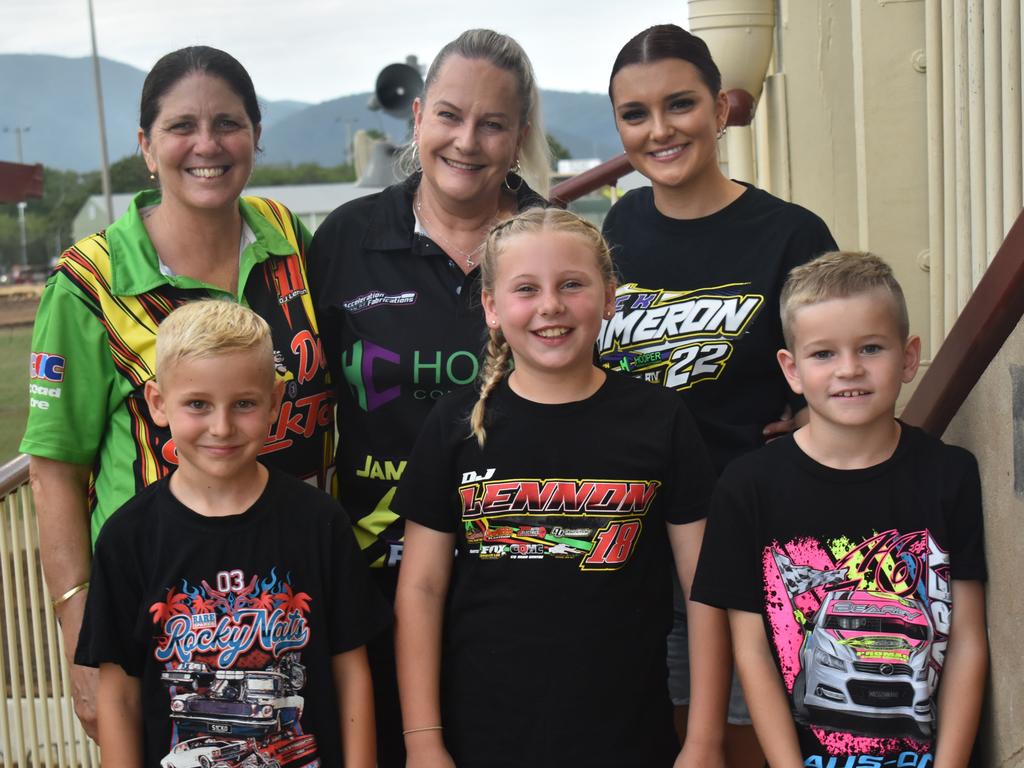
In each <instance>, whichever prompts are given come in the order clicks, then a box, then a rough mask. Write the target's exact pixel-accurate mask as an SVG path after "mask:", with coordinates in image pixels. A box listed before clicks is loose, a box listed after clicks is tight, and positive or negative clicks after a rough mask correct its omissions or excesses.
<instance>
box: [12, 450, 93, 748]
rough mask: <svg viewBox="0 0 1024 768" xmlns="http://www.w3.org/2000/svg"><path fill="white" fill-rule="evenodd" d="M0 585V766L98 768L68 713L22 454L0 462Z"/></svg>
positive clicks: (58, 638)
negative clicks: (1, 626)
mask: <svg viewBox="0 0 1024 768" xmlns="http://www.w3.org/2000/svg"><path fill="white" fill-rule="evenodd" d="M0 584H2V595H0V612H2V613H0V620H2V621H3V629H2V631H0V765H2V766H3V768H15V766H16V767H17V768H29V767H30V766H31V767H32V768H41V767H42V766H45V767H46V768H50V766H55V767H56V766H59V767H60V768H65V767H67V768H78V767H79V766H81V767H82V768H91V767H92V766H99V764H100V759H99V750H98V749H97V747H96V744H95V743H94V742H93V741H92V740H90V739H89V737H88V736H86V734H85V731H84V730H83V729H82V726H81V725H80V724H79V722H78V719H77V718H76V717H75V713H74V707H73V704H72V700H71V687H70V677H69V675H68V669H67V664H66V663H65V661H64V653H63V645H62V642H61V634H60V630H59V628H58V627H57V622H56V620H55V619H54V616H53V611H52V610H50V597H49V594H48V593H47V591H46V584H45V582H44V581H43V571H42V565H41V563H40V560H39V536H38V532H37V529H36V517H35V507H34V505H33V503H32V491H31V489H30V488H29V485H28V457H27V456H25V455H21V456H18V457H17V458H15V459H14V460H13V461H10V462H8V463H7V464H5V465H3V466H2V467H0Z"/></svg>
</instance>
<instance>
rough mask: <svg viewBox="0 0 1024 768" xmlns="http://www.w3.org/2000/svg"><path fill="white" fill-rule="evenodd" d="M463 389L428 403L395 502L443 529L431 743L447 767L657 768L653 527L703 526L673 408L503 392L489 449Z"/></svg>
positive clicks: (497, 397)
mask: <svg viewBox="0 0 1024 768" xmlns="http://www.w3.org/2000/svg"><path fill="white" fill-rule="evenodd" d="M475 401H476V392H475V391H474V390H472V389H466V390H464V391H461V392H458V393H453V394H452V395H450V396H448V397H446V398H445V399H443V400H441V402H440V403H438V405H437V407H436V408H435V409H434V411H433V412H432V413H431V415H430V417H429V418H428V419H427V423H426V425H425V426H424V429H423V432H422V433H421V435H420V439H419V441H418V442H417V445H416V448H415V450H414V451H413V454H412V456H411V458H410V460H409V466H408V469H407V470H406V473H405V475H404V477H403V478H402V484H401V486H400V489H399V493H398V497H397V499H396V508H397V510H398V511H399V513H400V514H401V515H403V516H404V517H406V518H407V519H409V520H412V521H415V522H416V523H419V524H421V525H424V526H427V527H429V528H433V529H436V530H439V531H445V532H450V533H454V534H455V536H456V545H457V548H458V556H457V557H456V559H455V563H454V570H453V574H452V581H451V586H450V589H449V598H448V609H447V614H446V620H445V629H444V666H443V673H442V678H441V679H442V684H443V687H444V691H443V701H442V704H443V721H444V727H445V731H444V738H445V743H446V744H447V746H448V748H449V750H450V751H451V753H452V755H453V757H454V759H455V763H456V764H457V765H459V766H463V767H464V768H465V767H470V766H489V767H491V766H523V765H530V766H568V765H579V766H584V765H585V766H607V767H608V768H612V767H613V766H614V767H615V768H621V766H626V765H628V766H669V765H671V763H672V759H673V757H674V755H675V754H676V753H678V743H677V742H676V741H675V738H674V733H673V730H672V720H671V714H672V709H671V703H670V701H669V697H668V690H667V681H666V670H665V635H666V633H667V632H668V628H669V625H670V623H671V582H670V576H671V572H672V569H671V553H670V550H669V543H668V536H667V526H666V523H675V524H685V523H689V522H692V521H694V520H698V519H701V518H703V517H704V515H705V509H706V505H707V502H708V498H709V495H710V491H711V488H712V485H713V482H714V472H713V469H712V467H711V464H710V461H709V460H708V458H707V455H706V453H705V450H704V447H703V444H702V443H701V439H700V436H699V434H698V433H697V430H696V428H695V427H694V425H693V421H692V419H691V418H690V415H689V413H688V412H687V410H686V407H685V405H684V404H683V403H682V401H681V400H680V399H679V398H678V397H676V396H675V395H674V394H673V393H671V392H667V391H663V390H657V389H654V388H653V387H649V386H647V385H645V384H643V383H642V382H638V381H635V380H633V379H631V378H628V377H625V376H608V377H607V379H606V381H605V383H604V384H603V386H602V387H601V388H600V389H599V390H598V391H597V392H596V393H595V394H594V395H593V396H591V397H590V398H587V399H586V400H583V401H580V402H573V403H565V404H560V405H547V404H539V403H534V402H531V401H528V400H524V399H523V398H521V397H519V396H517V395H516V394H515V393H514V392H513V391H512V390H511V389H510V388H509V386H508V383H507V381H506V382H502V383H501V384H500V385H499V386H498V387H497V389H496V390H495V391H494V393H493V394H492V395H491V397H490V398H489V399H488V401H487V422H486V428H487V442H486V445H485V447H484V448H483V449H481V448H480V447H479V445H478V443H477V441H476V439H475V438H472V437H469V425H468V418H467V417H468V413H469V411H470V409H471V408H472V406H473V404H474V403H475Z"/></svg>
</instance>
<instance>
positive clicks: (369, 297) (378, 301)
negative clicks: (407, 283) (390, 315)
mask: <svg viewBox="0 0 1024 768" xmlns="http://www.w3.org/2000/svg"><path fill="white" fill-rule="evenodd" d="M415 303H416V292H415V291H405V292H404V293H391V294H388V293H384V292H383V291H370V292H369V293H364V294H363V295H362V296H357V297H356V298H354V299H350V300H349V301H346V302H344V303H343V304H342V306H343V307H344V308H345V310H346V311H347V312H351V313H352V314H358V313H359V312H365V311H366V310H368V309H373V308H374V307H379V306H381V305H387V306H392V307H401V306H407V305H409V304H415Z"/></svg>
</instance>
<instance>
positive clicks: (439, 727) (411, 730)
mask: <svg viewBox="0 0 1024 768" xmlns="http://www.w3.org/2000/svg"><path fill="white" fill-rule="evenodd" d="M443 730H444V726H443V725H425V726H423V727H422V728H409V729H408V730H405V731H402V735H403V736H407V735H409V734H410V733H419V732H420V731H443Z"/></svg>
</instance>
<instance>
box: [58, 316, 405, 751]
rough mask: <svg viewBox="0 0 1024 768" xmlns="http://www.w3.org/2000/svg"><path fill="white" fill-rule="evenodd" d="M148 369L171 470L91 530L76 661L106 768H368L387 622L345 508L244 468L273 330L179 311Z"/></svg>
mask: <svg viewBox="0 0 1024 768" xmlns="http://www.w3.org/2000/svg"><path fill="white" fill-rule="evenodd" d="M156 363H157V378H156V379H155V380H151V381H149V382H147V384H146V389H145V395H146V404H148V407H149V409H150V411H151V413H152V416H153V419H154V421H155V422H156V423H157V424H158V425H159V426H162V427H166V426H169V427H170V431H171V435H172V436H173V443H169V444H167V445H166V446H165V447H164V453H165V455H167V456H168V457H173V458H174V460H175V461H176V463H177V465H178V467H177V469H176V470H175V471H174V472H173V473H172V474H171V475H169V476H167V477H164V478H163V479H161V480H159V481H157V482H156V483H153V484H152V485H150V486H149V487H148V488H146V489H145V490H143V491H142V492H140V493H139V494H138V495H137V496H136V497H135V498H133V499H132V500H131V501H129V502H128V503H127V504H125V505H124V506H123V507H122V508H121V509H120V510H118V511H117V512H116V513H115V514H114V515H113V516H112V517H111V518H110V520H109V521H108V522H107V523H106V525H105V526H104V528H103V531H102V532H101V534H100V537H99V540H98V541H97V545H96V553H95V557H94V559H93V570H92V577H91V582H92V587H91V589H90V592H89V597H88V603H87V605H86V612H85V619H84V622H83V625H82V633H81V636H80V639H79V644H78V650H77V654H76V662H77V663H80V664H84V665H87V666H94V667H99V670H100V672H99V689H98V694H97V708H98V712H99V743H100V749H101V751H102V755H103V765H104V766H109V767H113V768H117V767H118V766H141V765H157V764H159V765H165V764H166V765H171V764H173V765H200V764H202V765H212V764H217V765H220V764H224V765H227V764H229V763H230V764H231V765H240V764H242V763H243V762H244V764H246V765H248V764H250V763H252V764H253V765H255V764H257V763H258V764H259V765H264V764H266V765H270V764H274V765H278V764H280V765H298V764H302V765H307V764H317V765H325V766H327V765H340V764H342V761H343V758H344V764H345V765H346V766H353V765H358V766H372V765H374V764H375V745H374V716H373V691H372V683H371V680H370V672H369V667H368V665H367V660H366V650H365V643H366V641H367V640H368V639H369V638H370V637H372V636H373V635H374V634H375V633H376V632H377V631H378V630H379V629H381V628H382V627H383V626H384V625H386V623H387V621H388V610H387V607H386V605H385V603H384V602H383V599H382V598H381V597H380V596H379V594H377V593H376V592H375V590H374V588H373V587H372V585H371V584H370V583H369V578H368V573H367V568H366V566H365V563H364V561H363V559H362V557H361V556H360V553H359V549H358V546H357V544H356V542H355V538H354V536H353V534H352V530H351V527H350V524H349V523H348V519H347V516H346V515H345V514H344V512H343V511H342V510H341V508H340V507H338V506H337V504H336V503H335V502H334V501H333V500H332V499H331V498H330V497H329V496H327V494H325V493H323V492H322V491H319V490H317V489H316V488H314V487H313V486H310V485H307V484H306V483H303V482H302V481H301V480H299V479H297V478H293V477H290V476H288V475H285V474H283V473H280V472H278V471H276V470H268V469H267V468H266V467H265V466H263V465H262V464H261V463H260V462H259V461H258V460H257V458H258V456H259V454H260V452H261V449H263V447H264V443H265V441H266V436H267V433H268V431H269V429H270V428H271V426H272V425H273V424H274V422H275V420H276V418H277V415H278V409H279V406H280V402H281V395H282V389H283V384H284V382H283V381H281V380H276V377H275V372H274V351H273V346H272V342H271V337H270V329H269V327H268V326H267V324H266V322H265V321H264V320H262V319H261V318H260V317H259V316H258V315H256V314H255V313H254V312H252V311H251V310H249V309H247V308H245V307H242V306H241V305H239V304H236V303H234V302H226V301H196V302H192V303H189V304H185V305H183V306H182V307H180V308H178V309H176V310H175V311H173V312H172V313H171V314H170V315H168V317H167V319H166V320H165V321H164V322H163V323H162V324H161V326H160V330H159V332H158V336H157V343H156ZM138 406H141V404H138V405H137V406H136V407H138ZM142 407H145V406H142Z"/></svg>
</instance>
